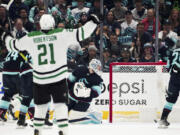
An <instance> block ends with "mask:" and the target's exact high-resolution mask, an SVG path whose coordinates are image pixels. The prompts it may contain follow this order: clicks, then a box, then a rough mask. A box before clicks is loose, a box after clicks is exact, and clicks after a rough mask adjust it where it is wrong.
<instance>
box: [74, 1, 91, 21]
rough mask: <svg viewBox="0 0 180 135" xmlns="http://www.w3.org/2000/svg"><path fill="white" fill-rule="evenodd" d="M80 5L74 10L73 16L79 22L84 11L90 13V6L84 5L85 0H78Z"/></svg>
mask: <svg viewBox="0 0 180 135" xmlns="http://www.w3.org/2000/svg"><path fill="white" fill-rule="evenodd" d="M77 2H78V5H77V8H74V9H73V10H72V16H73V17H74V19H75V21H76V22H78V21H79V20H80V15H81V13H82V12H85V13H87V14H88V13H89V8H87V7H84V0H77Z"/></svg>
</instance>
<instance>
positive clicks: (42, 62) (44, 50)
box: [37, 43, 56, 65]
mask: <svg viewBox="0 0 180 135" xmlns="http://www.w3.org/2000/svg"><path fill="white" fill-rule="evenodd" d="M37 48H38V50H42V52H41V53H40V54H39V55H38V64H39V65H45V64H48V63H50V64H55V63H56V61H55V60H54V47H53V44H52V43H50V44H48V45H45V44H40V45H38V46H37ZM47 49H49V50H50V58H49V59H47V58H43V57H45V56H46V55H47Z"/></svg>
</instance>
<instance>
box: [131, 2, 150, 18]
mask: <svg viewBox="0 0 180 135" xmlns="http://www.w3.org/2000/svg"><path fill="white" fill-rule="evenodd" d="M135 7H136V8H134V9H133V10H132V14H133V18H134V20H136V21H142V20H143V19H144V18H146V17H147V9H145V8H144V7H143V3H142V0H135Z"/></svg>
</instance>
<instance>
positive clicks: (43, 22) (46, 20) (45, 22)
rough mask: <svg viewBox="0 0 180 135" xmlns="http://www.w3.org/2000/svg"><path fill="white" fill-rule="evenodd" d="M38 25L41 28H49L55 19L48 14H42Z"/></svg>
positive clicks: (51, 27)
mask: <svg viewBox="0 0 180 135" xmlns="http://www.w3.org/2000/svg"><path fill="white" fill-rule="evenodd" d="M40 27H41V30H51V29H54V27H55V20H54V18H53V17H52V16H51V15H49V14H44V15H42V16H41V18H40Z"/></svg>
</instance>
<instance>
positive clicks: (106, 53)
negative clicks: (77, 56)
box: [103, 48, 115, 72]
mask: <svg viewBox="0 0 180 135" xmlns="http://www.w3.org/2000/svg"><path fill="white" fill-rule="evenodd" d="M103 61H104V62H103V65H104V67H103V71H104V72H108V71H109V65H110V64H111V63H112V62H115V59H113V58H111V51H110V50H109V49H108V48H105V49H104V51H103Z"/></svg>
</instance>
